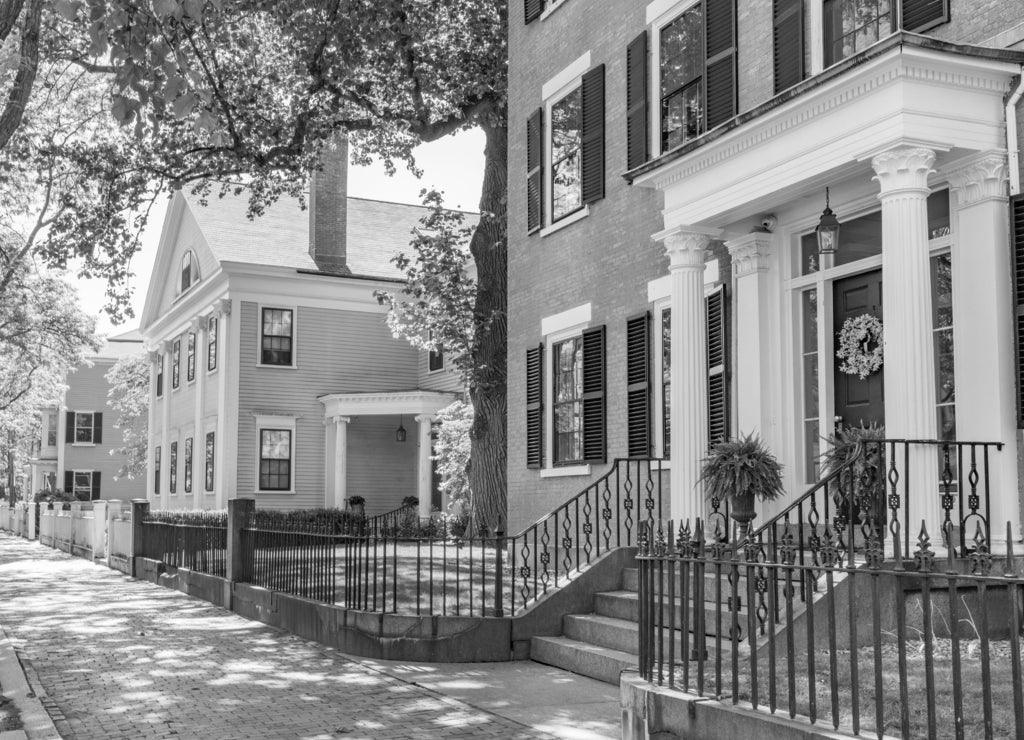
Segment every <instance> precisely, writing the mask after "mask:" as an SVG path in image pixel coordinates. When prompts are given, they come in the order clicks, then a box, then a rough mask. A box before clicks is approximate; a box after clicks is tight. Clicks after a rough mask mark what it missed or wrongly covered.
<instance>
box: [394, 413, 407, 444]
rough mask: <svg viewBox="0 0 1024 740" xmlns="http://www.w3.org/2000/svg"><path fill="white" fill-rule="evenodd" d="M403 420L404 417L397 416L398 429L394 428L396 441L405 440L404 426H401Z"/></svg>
mask: <svg viewBox="0 0 1024 740" xmlns="http://www.w3.org/2000/svg"><path fill="white" fill-rule="evenodd" d="M403 421H405V417H404V416H400V417H398V429H396V430H395V441H396V442H404V441H405V427H404V426H402V422H403Z"/></svg>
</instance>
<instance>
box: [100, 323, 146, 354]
mask: <svg viewBox="0 0 1024 740" xmlns="http://www.w3.org/2000/svg"><path fill="white" fill-rule="evenodd" d="M138 352H142V335H141V334H140V333H139V330H138V329H132V330H131V331H126V332H124V333H123V334H117V335H115V336H112V337H107V338H106V341H105V342H104V343H103V346H102V347H101V348H100V351H99V352H96V353H94V354H91V355H88V357H89V359H93V360H94V359H103V358H112V359H117V358H119V357H124V356H126V355H134V354H136V353H138Z"/></svg>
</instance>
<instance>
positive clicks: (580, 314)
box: [540, 303, 591, 336]
mask: <svg viewBox="0 0 1024 740" xmlns="http://www.w3.org/2000/svg"><path fill="white" fill-rule="evenodd" d="M590 312H591V305H590V303H584V304H583V305H581V306H576V307H575V308H570V309H569V310H567V311H562V312H561V313H556V314H553V315H551V316H545V317H544V318H543V319H541V320H540V333H541V334H543V335H544V336H547V335H548V334H554V333H555V332H560V331H565V330H566V329H572V328H583V327H584V326H585V325H586V324H588V323H590Z"/></svg>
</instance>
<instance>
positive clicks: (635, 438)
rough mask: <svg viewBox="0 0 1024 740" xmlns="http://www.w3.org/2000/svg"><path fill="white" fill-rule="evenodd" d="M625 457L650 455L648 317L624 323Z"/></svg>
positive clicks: (649, 316)
mask: <svg viewBox="0 0 1024 740" xmlns="http://www.w3.org/2000/svg"><path fill="white" fill-rule="evenodd" d="M626 454H627V455H629V456H630V457H650V455H651V314H650V312H649V311H644V312H643V313H642V314H640V315H638V316H631V317H630V318H628V319H626Z"/></svg>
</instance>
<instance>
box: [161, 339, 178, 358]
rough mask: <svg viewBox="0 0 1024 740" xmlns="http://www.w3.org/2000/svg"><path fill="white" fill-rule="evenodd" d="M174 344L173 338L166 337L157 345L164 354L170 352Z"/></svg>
mask: <svg viewBox="0 0 1024 740" xmlns="http://www.w3.org/2000/svg"><path fill="white" fill-rule="evenodd" d="M173 345H174V342H173V341H172V340H170V339H164V340H163V341H162V342H160V344H158V345H157V347H158V348H159V349H160V352H161V353H162V354H167V353H168V352H170V351H171V347H172V346H173Z"/></svg>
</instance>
